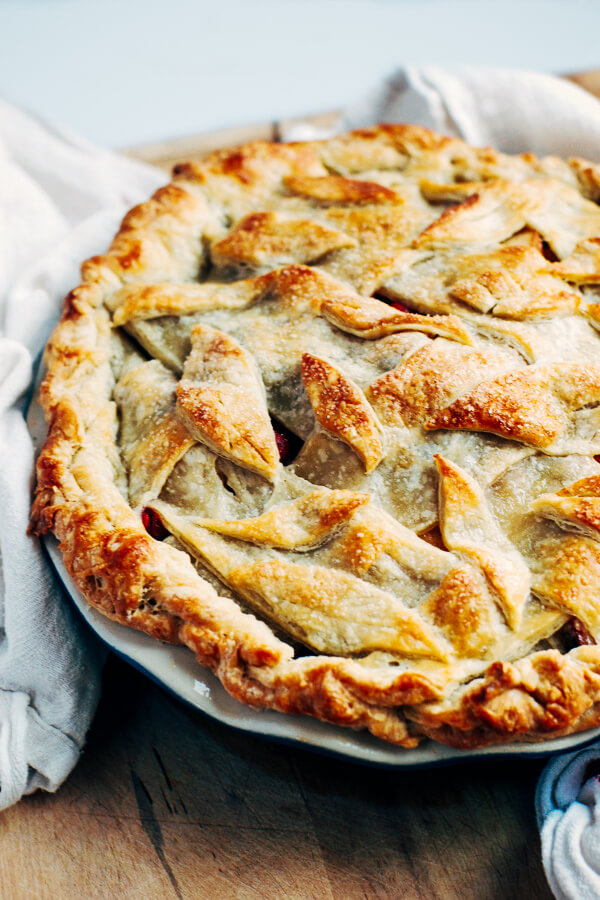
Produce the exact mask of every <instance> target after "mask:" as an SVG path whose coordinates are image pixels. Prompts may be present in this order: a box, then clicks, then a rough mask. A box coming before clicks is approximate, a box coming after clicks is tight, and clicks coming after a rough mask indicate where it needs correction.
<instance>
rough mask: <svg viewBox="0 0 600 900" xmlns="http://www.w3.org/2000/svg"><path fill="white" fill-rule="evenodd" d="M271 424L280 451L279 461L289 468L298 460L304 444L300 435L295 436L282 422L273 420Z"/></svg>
mask: <svg viewBox="0 0 600 900" xmlns="http://www.w3.org/2000/svg"><path fill="white" fill-rule="evenodd" d="M271 424H272V426H273V431H274V432H275V442H276V444H277V449H278V450H279V459H280V460H281V462H282V464H283V465H284V466H288V465H289V464H290V463H291V462H293V461H294V460H295V459H296V457H297V456H298V454H299V453H300V450H301V449H302V444H303V443H304V442H303V441H302V440H301V438H299V437H298V435H296V434H294V432H293V431H290V430H289V428H286V427H285V425H282V424H281V422H277V421H276V420H275V419H271Z"/></svg>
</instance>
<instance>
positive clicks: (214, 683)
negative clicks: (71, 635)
mask: <svg viewBox="0 0 600 900" xmlns="http://www.w3.org/2000/svg"><path fill="white" fill-rule="evenodd" d="M44 543H45V545H46V549H47V550H48V553H49V555H50V559H51V560H52V563H53V564H54V567H55V569H56V571H57V573H58V575H59V577H60V579H61V580H62V582H63V584H64V586H65V587H66V589H67V591H68V593H69V595H70V597H71V599H72V600H73V603H74V604H75V606H76V607H77V609H78V610H79V612H80V613H81V615H82V616H83V618H84V619H85V621H86V622H87V623H88V625H89V626H90V627H91V628H92V630H93V631H95V633H96V634H97V635H98V637H99V638H100V639H101V640H102V641H104V643H105V644H107V645H108V646H109V647H110V648H111V650H113V651H114V652H115V653H117V654H118V655H119V656H120V657H122V658H123V659H125V660H126V661H127V662H129V663H131V664H132V665H134V666H135V667H136V668H137V669H140V670H141V671H142V672H144V673H145V674H146V675H149V676H150V677H151V678H152V679H153V680H154V681H156V682H158V684H160V685H162V686H163V687H165V688H167V689H168V690H169V691H170V692H171V693H173V694H174V695H175V696H176V697H178V698H179V699H180V700H184V701H185V702H186V703H189V704H190V706H193V707H195V709H197V710H199V711H200V712H201V713H205V714H206V715H207V716H210V717H211V718H212V719H216V720H217V721H218V722H222V723H223V724H225V725H230V726H232V727H233V728H238V729H240V730H241V731H247V732H250V733H251V734H254V735H259V736H261V737H267V738H274V739H277V740H283V741H286V742H291V743H294V744H300V745H302V746H304V747H310V748H312V749H315V750H320V751H324V752H326V753H333V754H335V755H337V756H342V757H346V758H348V759H352V760H356V761H357V762H362V763H367V764H371V765H379V766H392V767H394V768H399V769H402V768H411V767H420V766H435V765H445V764H448V763H459V762H466V761H467V760H471V761H472V760H473V759H486V758H487V759H489V758H493V759H498V758H512V757H514V758H517V757H541V756H548V755H550V754H552V753H559V752H565V751H567V750H574V749H576V748H579V747H583V746H586V745H588V744H591V743H593V742H594V741H595V740H597V739H598V738H599V737H600V727H598V728H594V729H591V730H590V731H585V732H582V733H581V734H572V735H568V736H567V737H564V738H557V739H556V740H553V741H547V742H544V743H543V744H538V743H532V744H524V743H512V744H504V745H503V746H500V747H498V746H497V745H496V746H494V747H485V748H483V749H480V750H457V749H456V748H454V747H446V746H444V745H443V744H434V743H433V742H432V741H429V740H424V741H423V743H422V744H420V745H419V746H418V747H416V748H415V749H414V750H405V749H403V748H401V747H394V746H391V745H387V744H384V743H383V741H378V740H377V739H376V738H374V737H372V736H371V735H370V734H369V733H368V732H358V731H349V730H347V729H342V728H338V727H336V726H335V725H328V724H327V723H325V722H319V721H318V720H317V719H312V718H309V717H308V716H294V715H288V714H284V713H278V712H274V711H272V710H254V709H251V708H250V707H248V706H244V705H243V704H241V703H238V701H237V700H234V699H233V697H230V696H229V694H228V693H227V691H226V690H225V688H224V687H223V686H222V685H221V683H220V681H218V679H217V678H216V677H215V676H214V675H213V674H212V672H210V671H209V670H208V669H205V668H203V667H202V666H199V665H198V663H197V662H196V660H195V659H194V656H193V654H192V653H191V651H190V650H188V649H187V648H185V647H177V646H173V645H171V644H161V643H159V642H158V641H156V640H155V639H154V638H151V637H148V635H145V634H142V633H141V632H139V631H134V630H133V629H131V628H126V627H124V626H123V625H119V624H118V623H116V622H112V621H111V620H110V619H106V618H105V617H104V616H103V615H102V614H101V613H99V612H97V611H96V610H95V609H93V608H92V607H91V606H89V605H88V603H87V601H86V600H85V599H84V597H82V595H81V594H80V592H79V591H78V590H77V587H76V586H75V584H74V583H73V581H72V580H71V578H70V576H69V574H68V572H67V570H66V569H65V566H64V563H63V561H62V556H61V553H60V550H59V549H58V542H57V540H56V539H55V538H54V537H53V536H52V535H49V536H46V537H45V538H44Z"/></svg>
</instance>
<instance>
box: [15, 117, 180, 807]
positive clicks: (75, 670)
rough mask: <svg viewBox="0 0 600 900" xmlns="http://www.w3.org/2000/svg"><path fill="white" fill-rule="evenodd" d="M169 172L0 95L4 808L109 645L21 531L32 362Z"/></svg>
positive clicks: (90, 707) (74, 711)
mask: <svg viewBox="0 0 600 900" xmlns="http://www.w3.org/2000/svg"><path fill="white" fill-rule="evenodd" d="M164 180H165V175H164V174H163V173H160V172H158V171H156V170H154V169H152V168H150V167H147V166H144V165H141V164H137V163H135V162H132V161H130V160H128V159H125V158H121V157H119V156H117V155H115V154H112V153H109V152H107V151H104V150H98V149H96V148H94V147H92V146H89V145H88V144H86V143H85V142H84V141H81V140H80V139H79V138H76V137H73V136H71V135H68V134H66V133H60V132H58V131H56V130H54V129H51V128H49V127H47V126H45V125H44V124H42V123H41V122H39V121H37V120H35V119H33V118H31V117H30V116H28V115H26V114H25V113H23V112H21V111H20V110H18V109H15V108H14V107H12V106H10V105H9V104H7V103H4V102H2V101H0V324H1V326H2V328H1V331H0V420H1V421H0V510H2V515H1V516H0V809H3V808H5V807H7V806H9V805H10V804H12V803H14V802H15V801H17V800H18V799H19V798H20V797H21V796H22V795H23V794H25V793H31V792H32V791H34V790H35V789H36V788H44V789H46V790H50V791H52V790H56V788H57V787H58V786H59V785H60V784H61V782H62V781H63V780H64V779H65V778H66V776H67V775H68V773H69V772H70V771H71V769H72V768H73V766H74V765H75V763H76V762H77V759H78V757H79V754H80V751H81V748H82V747H83V744H84V742H85V736H86V732H87V730H88V727H89V724H90V721H91V718H92V716H93V713H94V710H95V708H96V704H97V702H98V697H99V693H100V667H101V664H102V660H103V656H104V650H103V649H102V647H101V645H100V644H99V642H98V641H97V640H96V639H95V638H94V637H93V636H92V634H91V633H90V631H89V629H88V628H87V626H85V624H84V623H83V622H82V621H81V620H80V617H79V615H78V613H76V612H75V611H74V609H73V607H72V605H71V604H70V602H69V601H67V600H66V598H65V596H64V594H63V589H62V587H61V585H60V583H59V581H58V580H57V579H56V577H55V575H54V572H53V569H52V567H51V566H50V564H49V563H48V560H47V558H46V555H45V552H44V550H43V547H42V545H41V543H40V542H39V541H37V540H35V539H33V538H30V537H28V536H27V534H26V529H27V523H28V518H29V506H30V499H31V488H32V475H33V446H32V440H31V437H30V435H29V432H28V429H27V426H26V423H25V419H24V414H25V408H26V405H27V402H28V400H29V396H30V393H31V390H30V388H31V382H32V373H33V368H34V363H35V361H36V359H37V358H38V357H39V354H40V352H41V350H42V348H43V346H44V343H45V341H46V339H47V337H48V334H49V332H50V329H51V328H52V326H53V325H54V323H55V322H56V320H57V318H58V316H59V314H60V307H61V301H62V298H63V297H64V295H65V294H66V293H67V291H68V290H69V289H70V288H72V287H73V286H74V285H76V284H77V283H78V281H79V276H78V271H79V263H80V262H81V260H83V259H85V258H86V257H87V256H90V255H91V254H93V253H98V252H100V251H102V250H103V249H104V248H105V247H106V244H107V242H108V241H109V240H110V236H111V234H112V233H114V231H115V229H116V227H117V225H118V221H119V219H120V217H121V216H122V214H123V213H124V212H125V211H126V210H127V209H128V208H129V207H130V206H132V205H133V204H134V203H136V202H139V201H140V200H141V199H143V198H145V197H146V196H148V195H149V194H150V193H152V191H153V190H154V189H155V188H156V187H157V186H158V185H159V184H160V183H162V182H164ZM99 211H101V212H99Z"/></svg>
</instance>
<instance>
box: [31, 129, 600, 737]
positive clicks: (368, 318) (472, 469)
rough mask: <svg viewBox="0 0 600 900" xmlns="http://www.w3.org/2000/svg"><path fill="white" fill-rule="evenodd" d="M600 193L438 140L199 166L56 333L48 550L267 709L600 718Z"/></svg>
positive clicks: (38, 518) (461, 726)
mask: <svg viewBox="0 0 600 900" xmlns="http://www.w3.org/2000/svg"><path fill="white" fill-rule="evenodd" d="M599 199H600V168H598V167H596V166H595V165H594V164H592V163H589V162H586V161H584V160H581V159H572V160H569V161H562V160H559V159H557V158H554V157H548V158H544V159H537V158H535V157H533V156H532V155H530V154H524V155H521V156H507V155H503V154H500V153H496V152H494V151H493V150H490V149H489V148H486V149H477V148H472V147H469V146H468V145H466V144H465V143H463V142H462V141H460V140H458V139H455V138H447V137H444V136H441V135H438V134H435V133H433V132H430V131H427V130H425V129H422V128H418V127H415V126H408V125H381V126H378V127H376V128H372V129H366V130H362V131H357V132H352V133H350V134H347V135H342V136H339V137H336V138H333V139H331V140H329V141H325V142H311V143H301V144H287V145H283V144H269V143H260V142H259V143H254V144H249V145H246V146H244V147H239V148H236V149H234V150H227V151H221V152H218V153H214V154H211V155H210V156H208V157H206V158H205V159H203V160H200V161H196V162H191V163H185V164H181V165H178V166H176V167H175V169H174V172H173V180H172V182H171V183H170V184H169V185H167V186H166V187H165V188H162V189H161V190H159V191H158V192H157V193H156V194H155V196H154V197H153V198H152V199H151V200H150V201H148V203H145V204H142V205H141V206H140V207H137V208H136V209H134V210H132V211H131V212H130V213H129V214H128V215H127V216H126V218H125V219H124V221H123V224H122V226H121V228H120V230H119V232H118V234H117V235H116V237H115V239H114V241H113V243H112V245H111V247H110V248H109V250H108V252H107V253H106V254H105V255H103V256H99V257H94V258H92V259H91V260H88V261H87V262H85V263H84V264H83V267H82V282H81V284H80V285H79V286H78V287H77V288H75V289H74V290H73V291H72V292H71V293H70V294H69V295H68V296H67V298H66V301H65V305H64V310H63V315H62V318H61V321H60V323H59V325H58V326H57V328H56V330H55V332H54V333H53V335H52V336H51V338H50V341H49V343H48V346H47V349H46V364H47V370H48V371H47V376H46V378H45V380H44V383H43V385H42V389H41V403H42V406H43V408H44V412H45V415H46V419H47V422H48V437H47V440H46V443H45V445H44V448H43V449H42V452H41V453H40V456H39V459H38V464H37V487H36V496H35V500H34V506H33V512H32V530H33V531H34V532H35V533H37V534H43V533H45V532H48V531H52V532H53V533H54V534H55V535H56V536H57V538H58V539H59V541H60V544H61V551H62V555H63V560H64V563H65V566H66V568H67V570H68V572H69V574H70V576H71V578H72V579H73V581H74V583H75V584H76V585H77V587H78V589H79V590H80V591H81V592H82V594H83V595H84V597H85V598H86V600H87V601H88V602H89V603H90V604H91V605H92V606H93V607H95V608H96V609H97V610H99V611H100V612H102V613H103V614H104V615H106V616H108V617H109V618H111V619H114V620H116V621H117V622H119V623H122V624H124V625H129V626H131V627H133V628H136V629H139V630H141V631H144V632H146V633H147V634H149V635H151V636H153V637H155V638H158V639H159V640H161V641H167V642H171V643H174V644H183V645H185V646H187V647H189V648H190V649H191V650H192V651H193V652H194V653H195V655H196V657H197V659H198V661H199V662H200V663H201V664H202V665H204V666H207V667H209V668H210V669H212V671H213V672H214V673H215V674H216V676H217V677H218V678H219V680H220V681H221V682H222V684H223V686H224V687H225V688H226V689H227V691H229V693H230V694H231V695H232V696H233V697H234V698H236V699H237V700H240V701H241V702H243V703H246V704H248V705H250V706H252V707H254V708H271V709H275V710H279V711H281V712H286V713H302V714H309V715H312V716H315V717H317V718H320V719H322V720H324V721H326V722H330V723H333V724H335V725H345V726H350V727H353V728H362V729H368V730H369V731H370V732H371V733H372V734H374V735H375V736H376V737H379V738H383V739H385V740H387V741H389V742H391V743H393V744H395V745H398V746H400V747H406V748H412V747H415V746H416V745H417V744H418V743H419V741H420V740H422V739H423V738H431V739H433V740H436V741H439V742H441V743H445V744H449V745H451V746H453V747H458V748H478V747H484V746H487V745H494V744H501V743H505V742H508V741H514V740H525V741H542V740H550V739H554V738H557V737H560V736H564V735H567V734H571V733H574V732H579V731H584V730H587V729H590V728H592V727H593V726H595V725H597V724H599V723H600V648H599V647H598V645H597V643H596V640H597V638H598V636H599V635H600V600H599V599H598V598H599V596H600V593H599V592H600V543H599V540H600V465H599V464H598V462H597V461H596V459H595V458H594V457H595V456H596V455H598V454H600V363H599V362H598V350H599V349H600V336H599V335H598V329H599V328H600V298H599V297H598V296H597V295H596V293H595V289H596V286H597V285H598V284H600V208H599V207H598V206H597V202H596V201H597V200H599Z"/></svg>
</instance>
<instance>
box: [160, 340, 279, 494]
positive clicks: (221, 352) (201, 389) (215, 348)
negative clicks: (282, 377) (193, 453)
mask: <svg viewBox="0 0 600 900" xmlns="http://www.w3.org/2000/svg"><path fill="white" fill-rule="evenodd" d="M177 414H178V416H179V418H180V421H181V422H182V423H183V424H184V425H185V427H186V428H187V430H188V431H189V433H190V435H191V436H192V437H193V438H194V440H197V441H200V443H202V444H206V445H207V446H208V447H210V449H211V450H214V451H215V452H216V453H217V454H219V455H222V456H225V457H226V458H227V459H232V460H233V461H234V462H237V463H239V465H241V466H243V467H244V468H247V469H250V470H251V471H252V472H257V473H258V474H259V475H263V476H264V477H265V478H269V479H273V478H274V477H275V474H276V472H277V468H278V465H279V452H278V450H277V444H276V442H275V435H274V434H273V428H272V426H271V423H270V421H269V414H268V412H267V407H266V404H265V399H264V393H263V390H262V385H261V384H260V381H259V376H258V374H257V372H256V370H255V366H254V363H253V360H252V358H251V357H250V356H249V354H248V353H246V352H245V351H244V350H243V349H242V347H240V345H239V344H238V343H237V342H236V341H234V340H233V339H232V338H230V337H229V335H227V334H224V333H223V332H222V331H216V330H215V329H213V328H209V327H208V326H207V325H198V326H196V328H195V329H194V330H193V331H192V352H191V353H190V355H189V356H188V358H187V360H186V363H185V366H184V368H183V377H182V379H181V381H180V382H179V384H178V386H177Z"/></svg>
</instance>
